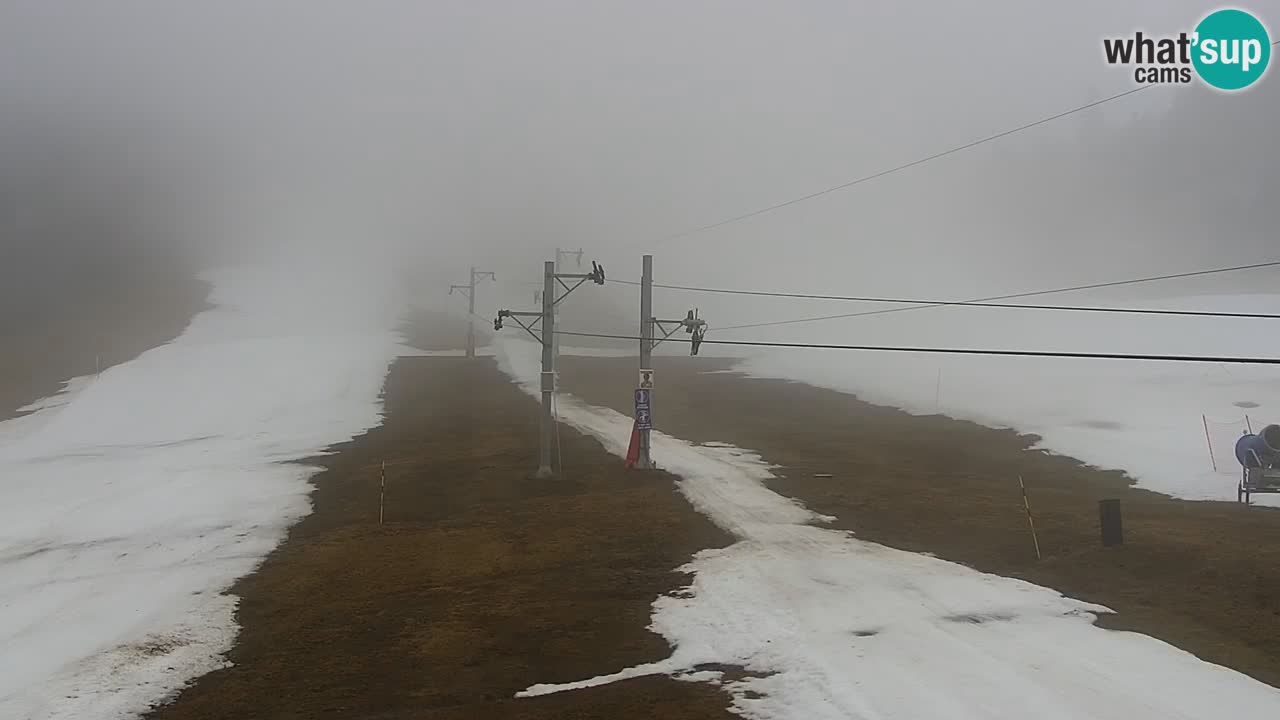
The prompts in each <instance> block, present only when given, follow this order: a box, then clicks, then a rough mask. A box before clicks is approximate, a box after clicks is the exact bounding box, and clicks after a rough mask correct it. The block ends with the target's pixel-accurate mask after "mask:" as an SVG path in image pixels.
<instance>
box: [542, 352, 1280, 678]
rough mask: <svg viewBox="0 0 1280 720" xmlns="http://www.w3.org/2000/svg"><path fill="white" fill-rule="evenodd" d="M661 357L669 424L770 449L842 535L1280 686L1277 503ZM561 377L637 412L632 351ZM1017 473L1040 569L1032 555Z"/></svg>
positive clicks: (659, 420)
mask: <svg viewBox="0 0 1280 720" xmlns="http://www.w3.org/2000/svg"><path fill="white" fill-rule="evenodd" d="M656 364H657V365H658V373H657V388H656V390H655V394H654V403H653V414H654V418H655V423H656V426H657V427H658V428H660V429H661V430H663V431H665V432H667V433H669V434H671V435H674V436H676V437H679V438H682V439H686V440H690V441H695V442H708V441H720V442H727V443H731V444H733V445H737V446H739V447H744V448H750V449H752V450H753V451H756V452H759V453H760V454H761V456H762V457H763V458H764V460H765V461H767V462H771V463H773V464H776V465H778V466H780V467H779V469H778V470H777V471H776V474H777V475H778V476H779V479H777V480H776V481H773V482H772V483H771V485H772V486H773V488H774V489H775V490H777V491H778V492H780V493H782V494H783V495H787V496H789V497H795V498H798V499H800V500H802V501H803V502H804V503H805V504H806V505H807V506H808V507H810V508H812V509H813V510H815V511H816V512H819V513H823V514H827V515H833V516H835V517H837V518H838V520H837V521H836V523H835V526H836V527H840V528H844V529H849V530H853V531H855V532H856V533H857V534H858V536H859V537H860V538H862V539H864V540H871V541H874V542H880V543H884V544H887V545H890V546H893V547H898V548H902V549H906V550H912V551H920V552H931V553H934V554H936V555H938V556H939V557H942V558H945V559H948V560H954V561H957V562H961V563H964V564H967V565H970V566H972V567H975V568H977V569H979V570H983V571H987V572H992V573H996V574H1000V575H1006V576H1011V577H1018V578H1023V579H1026V580H1029V581H1031V582H1035V583H1037V584H1040V585H1044V586H1048V587H1051V588H1053V589H1055V590H1058V591H1061V592H1063V593H1065V594H1067V595H1070V596H1072V597H1075V598H1078V599H1081V600H1085V601H1088V602H1094V603H1099V604H1102V605H1106V606H1109V607H1111V608H1112V609H1114V610H1116V611H1117V614H1116V615H1113V616H1104V617H1102V618H1101V619H1100V624H1102V625H1104V626H1107V627H1112V628H1117V629H1128V630H1136V631H1140V632H1143V633H1146V634H1149V635H1152V636H1154V637H1157V638H1160V639H1162V640H1165V641H1167V642H1170V643H1172V644H1174V645H1177V646H1179V647H1181V648H1184V649H1186V650H1188V651H1190V652H1192V653H1195V654H1196V655H1198V656H1200V657H1201V658H1203V659H1206V660H1209V661H1211V662H1215V663H1219V664H1222V665H1226V666H1228V667H1231V668H1234V669H1236V670H1240V671H1242V672H1245V673H1248V674H1250V675H1252V676H1253V677H1255V678H1257V679H1259V680H1262V681H1263V682H1266V683H1269V684H1271V685H1274V686H1280V512H1277V511H1276V510H1273V509H1268V508H1261V507H1244V506H1239V505H1236V504H1235V503H1208V502H1186V501H1179V500H1174V499H1171V498H1169V497H1167V496H1164V495H1159V494H1156V493H1152V492H1147V491H1144V490H1138V489H1135V488H1133V487H1132V486H1131V484H1130V482H1129V480H1128V478H1127V477H1125V476H1124V475H1123V474H1121V473H1118V472H1103V471H1099V470H1096V469H1093V468H1089V467H1086V466H1083V465H1081V464H1080V463H1078V462H1076V461H1074V460H1072V459H1070V458H1065V457H1058V456H1053V455H1049V454H1047V453H1044V452H1042V451H1039V450H1031V449H1029V448H1030V446H1031V445H1033V444H1034V443H1035V440H1036V439H1035V438H1034V437H1030V436H1025V435H1019V434H1017V433H1015V432H1012V431H1007V430H993V429H990V428H985V427H982V426H979V425H976V424H973V423H968V422H963V421H957V420H953V419H950V418H946V417H940V416H928V417H919V416H912V415H909V414H907V413H904V412H901V411H898V410H895V409H892V408H886V407H881V406H876V405H871V404H868V403H865V402H862V401H860V400H858V399H857V398H855V397H853V396H851V395H847V394H843V393H837V392H832V391H828V390H823V389H819V388H814V387H811V386H808V385H803V384H799V383H789V382H782V381H774V380H759V379H751V378H745V377H742V376H740V375H736V374H731V373H724V372H716V371H723V370H724V369H726V368H727V367H729V363H728V362H727V361H721V360H715V359H711V358H661V359H659V360H658V361H657V363H656ZM561 378H562V387H563V389H564V390H565V391H567V392H571V393H574V394H575V395H578V396H579V397H581V398H583V399H584V400H586V401H587V402H590V403H593V404H597V405H604V406H608V407H612V408H614V409H616V410H618V411H620V412H623V413H626V414H630V413H631V407H630V404H631V402H632V389H633V388H634V386H635V382H636V364H635V360H634V359H631V358H620V359H612V358H582V357H572V358H564V359H562V365H561ZM656 460H657V461H658V463H659V464H661V460H662V459H661V458H660V457H659V458H656ZM818 475H830V476H831V477H818ZM1019 475H1022V476H1024V477H1025V479H1026V482H1027V487H1028V491H1029V493H1030V496H1031V500H1032V503H1033V507H1034V510H1035V512H1036V525H1037V528H1038V530H1039V533H1040V544H1041V548H1042V550H1043V552H1044V554H1045V558H1044V560H1043V561H1039V562H1037V561H1036V558H1035V554H1034V550H1033V549H1032V544H1031V538H1030V535H1029V533H1028V529H1027V518H1026V515H1025V513H1024V510H1023V507H1022V498H1021V494H1020V491H1019V488H1018V476H1019ZM1102 498H1120V499H1121V501H1122V504H1123V508H1124V522H1125V533H1126V543H1125V544H1124V545H1123V546H1122V547H1118V548H1103V547H1101V543H1100V541H1099V527H1098V525H1099V520H1098V504H1097V503H1098V500H1100V499H1102Z"/></svg>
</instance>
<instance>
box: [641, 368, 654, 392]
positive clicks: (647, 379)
mask: <svg viewBox="0 0 1280 720" xmlns="http://www.w3.org/2000/svg"><path fill="white" fill-rule="evenodd" d="M639 387H640V388H641V389H642V390H652V389H653V370H651V369H649V368H640V386H639Z"/></svg>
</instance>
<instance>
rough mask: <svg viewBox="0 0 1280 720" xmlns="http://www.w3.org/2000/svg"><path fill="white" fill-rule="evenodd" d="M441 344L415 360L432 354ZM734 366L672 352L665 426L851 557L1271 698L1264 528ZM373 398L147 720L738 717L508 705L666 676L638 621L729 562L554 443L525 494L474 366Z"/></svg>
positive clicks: (634, 483) (661, 413) (587, 388)
mask: <svg viewBox="0 0 1280 720" xmlns="http://www.w3.org/2000/svg"><path fill="white" fill-rule="evenodd" d="M456 330H457V328H454V331H455V332H454V335H452V336H450V337H448V338H443V339H441V338H440V337H436V338H435V339H434V340H432V339H431V338H430V337H428V338H426V339H425V340H427V341H428V342H427V344H428V345H433V346H441V345H449V344H451V343H452V342H454V341H455V340H456V338H457V337H458V336H459V335H458V333H457V332H456ZM563 362H564V364H563V366H562V383H563V385H564V388H565V390H567V391H572V392H575V393H577V394H580V395H581V396H583V397H584V398H585V399H586V400H588V401H590V402H594V403H598V404H605V405H612V406H614V407H615V408H617V409H619V410H622V411H629V409H630V408H629V407H628V404H629V403H630V401H631V389H632V385H633V384H634V376H635V366H634V360H632V359H610V358H566V359H565V360H564V361H563ZM725 367H726V363H724V362H722V361H716V360H712V359H688V360H686V359H674V358H672V359H668V358H663V359H662V360H661V361H660V372H659V378H658V388H659V389H658V391H657V394H656V395H655V405H654V408H655V413H656V418H657V422H658V424H659V426H660V427H662V428H663V429H665V430H667V431H669V432H671V433H672V434H674V435H677V436H680V437H684V438H687V439H691V440H695V441H710V440H718V441H724V442H731V443H734V444H738V445H741V446H743V447H749V448H752V449H755V450H758V451H760V452H761V453H762V454H763V456H764V458H765V459H766V460H769V461H771V462H773V463H775V464H777V465H779V466H780V468H779V470H778V471H777V472H778V475H779V478H778V479H777V480H775V481H774V482H773V485H774V487H775V488H776V489H777V490H779V491H780V492H782V493H784V494H787V495H791V496H794V497H798V498H801V499H802V500H803V501H804V502H806V503H807V504H808V505H809V506H810V507H812V508H814V509H815V510H817V511H819V512H822V513H827V514H831V515H835V516H837V517H838V518H839V519H838V520H837V522H836V525H837V526H839V527H842V528H847V529H852V530H854V531H856V532H857V534H858V535H859V536H860V537H862V538H864V539H867V540H873V541H877V542H882V543H885V544H888V545H892V546H895V547H900V548H904V549H908V550H915V551H929V552H933V553H935V554H937V555H939V556H941V557H944V558H947V559H950V560H955V561H958V562H963V563H966V564H968V565H971V566H973V567H976V568H978V569H981V570H985V571H990V572H996V573H1000V574H1003V575H1010V576H1015V577H1022V578H1025V579H1028V580H1031V581H1033V582H1036V583H1039V584H1043V585H1046V586H1049V587H1053V588H1056V589H1058V590H1061V591H1063V592H1065V593H1067V594H1069V595H1072V596H1075V597H1079V598H1081V599H1084V600H1089V601H1093V602H1098V603H1102V604H1105V605H1108V606H1110V607H1112V608H1114V609H1115V610H1117V611H1118V614H1117V615H1115V616H1112V617H1108V618H1106V619H1105V620H1104V624H1106V625H1107V626H1108V627H1113V628H1121V629H1133V630H1138V631H1141V632H1145V633H1148V634H1151V635H1154V636H1156V637H1158V638H1161V639H1164V640H1166V641H1169V642H1171V643H1174V644H1175V645H1178V646H1180V647H1183V648H1185V649H1187V650H1190V651H1192V652H1194V653H1196V654H1198V655H1200V656H1201V657H1204V658H1206V659H1208V660H1211V661H1214V662H1219V663H1222V664H1224V665H1227V666H1229V667H1232V668H1235V669H1238V670H1241V671H1244V672H1247V673H1250V674H1252V675H1254V676H1255V677H1258V678H1259V679H1262V680H1264V681H1266V682H1269V683H1271V684H1280V570H1278V569H1277V568H1280V562H1278V561H1280V550H1278V548H1280V514H1278V513H1277V512H1275V511H1272V510H1267V509H1263V508H1244V507H1238V506H1236V505H1234V504H1228V503H1187V502H1179V501H1176V500H1171V499H1169V498H1167V497H1164V496H1161V495H1157V494H1154V493H1150V492H1145V491H1141V490H1136V489H1134V488H1132V487H1131V486H1130V484H1129V482H1128V479H1127V478H1125V477H1124V476H1123V475H1121V474H1119V473H1114V472H1099V471H1097V470H1094V469H1090V468H1087V467H1084V466H1082V465H1080V464H1079V463H1077V462H1075V461H1073V460H1070V459H1068V458H1062V457H1054V456H1051V455H1048V454H1046V453H1043V452H1040V451H1035V450H1030V449H1028V448H1029V446H1030V445H1031V444H1033V442H1034V438H1030V437H1026V436H1020V435H1018V434H1016V433H1013V432H1008V431H997V430H991V429H988V428H983V427H980V426H977V425H974V424H971V423H965V422H959V421H955V420H951V419H948V418H944V417H914V416H910V415H907V414H906V413H902V412H899V411H896V410H893V409H890V408H884V407H878V406H874V405H869V404H866V403H863V402H860V401H859V400H857V399H856V398H854V397H852V396H850V395H845V394H840V393H835V392H830V391H826V390H820V389H816V388H812V387H809V386H805V385H801V384H796V383H785V382H777V381H767V380H752V379H747V378H743V377H740V376H736V375H733V374H724V373H716V374H705V373H706V372H707V371H719V370H723V369H724V368H725ZM385 397H386V403H387V419H386V422H385V424H384V425H383V426H382V427H380V428H377V429H375V430H372V431H370V432H369V433H367V434H366V435H364V436H361V437H359V438H357V439H355V440H353V441H352V442H350V443H347V444H345V445H343V446H340V447H338V448H335V449H336V451H337V452H336V454H334V455H332V456H330V457H328V458H325V459H324V460H323V461H322V462H323V465H324V466H325V468H326V469H325V470H324V471H323V472H322V473H321V474H320V475H318V476H317V477H316V478H315V480H314V482H315V485H316V488H317V489H316V491H315V493H314V496H313V501H314V504H315V512H314V513H313V514H312V515H311V516H309V517H308V518H306V519H305V520H303V521H302V522H301V523H300V524H299V525H297V526H296V527H295V528H294V529H293V530H292V532H291V533H290V535H289V538H288V540H287V542H286V543H284V544H283V545H282V546H281V547H280V548H279V549H278V550H277V551H276V552H275V553H273V554H272V555H271V556H270V557H269V559H268V560H267V561H266V563H265V564H264V565H263V567H262V568H261V570H260V571H259V572H257V573H256V574H254V575H252V576H250V577H248V578H245V579H244V580H242V581H241V582H240V583H239V584H238V585H237V586H236V587H235V588H234V592H235V593H236V594H237V595H239V596H241V597H242V598H243V601H242V603H241V608H240V611H239V615H238V618H239V621H240V623H241V625H242V626H243V630H242V632H241V635H240V638H239V642H238V643H237V645H236V647H235V649H234V650H233V652H232V653H231V655H230V660H231V661H232V663H233V665H232V667H230V668H228V669H226V670H222V671H218V672H215V673H212V674H210V675H207V676H205V677H204V678H201V679H199V680H198V681H196V682H195V683H194V684H193V686H191V687H190V688H188V689H187V690H186V691H185V692H183V693H182V694H181V695H180V696H179V697H178V698H177V699H176V701H175V702H173V703H172V704H169V705H167V706H165V707H162V708H160V709H158V710H157V711H156V712H155V713H154V715H153V718H154V720H205V719H213V718H224V717H254V718H312V717H342V718H373V719H384V718H387V719H389V718H517V717H518V718H564V717H574V718H594V717H599V718H611V719H619V718H653V717H663V718H724V717H729V714H728V713H727V711H726V709H725V708H726V706H727V704H728V699H727V697H726V696H725V695H724V694H723V693H721V692H720V691H719V690H717V689H716V688H714V687H711V686H707V685H701V684H692V683H682V682H678V681H675V680H671V679H667V678H658V677H650V678H642V679H636V680H631V681H627V682H622V683H617V684H613V685H606V686H601V687H596V688H592V689H588V690H581V691H576V692H572V693H562V694H558V695H551V696H546V697H540V698H532V699H516V698H514V697H513V695H514V693H516V692H518V691H519V690H521V689H523V688H525V687H527V686H529V685H531V684H534V683H543V682H565V681H573V680H579V679H583V678H587V677H591V676H594V675H597V674H602V673H609V672H613V671H616V670H618V669H621V668H624V667H628V666H631V665H635V664H638V663H642V662H647V661H653V660H658V659H661V658H663V657H665V656H666V654H667V652H668V649H667V647H666V645H665V643H664V641H663V640H662V639H661V638H660V637H658V636H656V635H654V634H653V633H651V632H649V631H648V630H646V625H647V623H648V621H649V611H650V603H651V602H652V600H653V599H654V598H655V597H657V596H658V595H660V594H662V593H664V592H668V591H670V590H672V589H674V588H677V587H679V586H681V585H682V584H683V583H684V578H683V577H682V576H681V575H679V574H678V573H677V572H675V571H674V569H675V568H678V567H679V566H680V565H681V564H683V563H684V562H685V561H687V560H688V559H689V557H690V556H691V555H692V554H693V553H694V552H696V551H697V550H699V549H702V548H707V547H718V546H723V545H725V544H727V543H728V542H729V538H727V537H725V536H724V535H723V534H722V533H721V532H720V531H718V530H717V529H715V528H714V527H713V526H712V525H711V524H710V523H709V522H708V521H707V520H706V519H704V518H703V517H701V516H700V515H698V514H696V513H695V512H694V511H693V510H691V509H690V508H689V507H688V505H687V504H686V503H685V502H684V501H683V499H682V498H681V497H680V496H679V495H678V494H677V493H676V492H674V490H673V479H672V478H671V477H670V476H668V475H665V474H663V473H652V474H647V475H646V474H637V473H628V472H626V471H624V470H622V468H621V467H620V463H619V461H618V459H617V458H615V457H612V456H609V455H607V454H606V453H604V451H603V450H602V449H601V448H600V447H599V445H598V444H597V443H596V442H595V441H593V440H590V439H588V438H585V437H583V436H581V435H579V434H578V433H576V432H574V431H572V430H570V429H568V428H564V427H562V428H561V436H562V441H563V443H564V453H565V457H566V458H567V459H571V460H572V462H571V464H570V465H569V466H568V467H567V476H566V477H564V478H562V479H558V480H554V481H537V480H533V479H531V478H530V477H529V471H530V470H531V469H532V468H533V465H534V458H535V454H536V437H537V424H536V417H537V416H536V403H535V402H534V400H533V399H531V398H529V397H527V396H525V395H524V394H522V393H521V392H519V391H518V390H517V389H516V388H515V387H514V386H513V385H512V384H511V383H510V382H509V381H508V379H507V378H506V377H505V376H503V375H502V374H501V373H500V372H499V371H498V370H497V368H496V366H495V364H494V361H493V360H492V359H490V358H480V359H477V360H472V361H468V360H466V359H464V358H456V357H421V358H404V359H401V360H400V361H398V362H397V363H396V365H395V366H394V368H393V371H392V373H391V375H390V377H389V378H388V381H387V386H386V391H385ZM922 446H923V447H927V449H928V452H921V447H922ZM383 460H385V461H386V462H387V494H386V497H387V501H386V517H385V524H379V522H378V496H379V467H380V464H381V462H382V461H383ZM657 460H658V461H659V462H661V457H659V458H657ZM815 474H830V475H831V476H832V477H830V478H819V477H815ZM1019 474H1021V475H1022V476H1024V477H1025V478H1026V480H1027V485H1028V488H1029V491H1030V494H1031V498H1032V501H1033V503H1034V507H1035V511H1036V521H1037V525H1038V528H1039V536H1040V542H1041V548H1042V550H1043V552H1044V555H1045V557H1044V559H1043V560H1040V561H1037V560H1036V558H1035V554H1034V551H1033V549H1032V545H1031V541H1030V537H1029V534H1028V531H1027V525H1026V516H1025V513H1024V511H1023V508H1022V504H1021V503H1022V500H1021V494H1020V491H1019V490H1018V485H1017V477H1018V475H1019ZM1110 497H1116V498H1120V499H1121V500H1122V502H1123V504H1124V510H1125V522H1126V543H1125V545H1124V546H1122V547H1118V548H1102V547H1101V546H1100V542H1099V538H1098V534H1099V531H1098V516H1097V512H1098V510H1097V501H1098V500H1099V499H1101V498H1110Z"/></svg>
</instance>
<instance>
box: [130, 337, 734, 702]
mask: <svg viewBox="0 0 1280 720" xmlns="http://www.w3.org/2000/svg"><path fill="white" fill-rule="evenodd" d="M385 397H386V411H387V418H386V422H385V423H384V425H383V427H381V428H378V429H375V430H373V431H370V432H369V433H368V434H366V435H364V436H362V437H359V438H357V439H355V440H354V441H352V442H350V443H349V444H346V445H344V446H341V447H339V448H336V450H337V453H336V454H335V455H333V456H331V457H329V458H326V459H325V460H324V461H323V464H324V466H325V468H326V469H325V470H324V472H322V473H321V474H320V475H318V476H317V477H316V478H315V479H314V483H315V485H316V491H315V493H314V495H313V502H314V506H315V511H314V513H313V514H312V515H310V516H309V517H307V518H306V519H305V520H303V521H302V522H301V523H299V524H298V525H297V526H295V527H294V529H293V530H292V532H291V533H290V536H289V538H288V540H287V541H286V542H285V543H284V544H283V545H282V546H281V547H280V548H278V549H277V550H276V552H275V553H273V554H272V555H271V556H270V558H269V559H268V560H267V561H266V563H265V564H264V565H263V567H262V568H261V569H260V570H259V572H257V573H256V574H255V575H252V576H250V577H248V578H245V579H244V580H242V581H241V582H240V583H239V584H238V585H237V586H236V587H235V588H234V590H233V591H234V593H235V594H237V595H239V596H241V597H242V598H243V600H242V601H241V604H240V609H239V613H238V619H239V622H240V624H241V626H242V631H241V634H240V637H239V639H238V643H237V645H236V647H235V649H234V650H233V652H232V653H231V654H230V660H231V661H232V663H233V666H232V667H230V668H228V669H226V670H222V671H218V672H215V673H212V674H210V675H207V676H205V677H204V678H202V679H200V680H199V681H197V682H196V683H195V684H194V685H193V686H192V687H190V688H189V689H187V690H186V691H185V692H183V693H182V694H181V695H180V697H179V698H178V699H177V700H176V702H174V703H173V704H170V705H168V706H165V707H162V708H160V709H158V710H157V711H156V712H155V713H154V716H153V717H154V718H155V720H194V719H203V718H208V719H213V718H227V717H252V718H313V717H341V718H352V719H355V718H379V719H381V718H415V719H420V718H467V719H471V718H506V717H511V718H517V717H518V718H564V717H575V718H610V719H615V720H616V719H617V718H651V717H663V718H677V719H679V718H724V717H730V716H729V715H728V713H727V712H726V711H725V707H726V706H727V704H728V698H727V696H725V695H724V694H723V693H721V692H720V691H719V690H717V689H716V688H714V687H710V686H707V685H702V684H695V683H686V682H679V681H676V680H672V679H668V678H661V677H650V678H640V679H636V680H634V681H630V682H626V683H619V684H617V685H611V686H605V687H600V688H594V689H591V690H588V691H583V692H578V693H564V694H560V695H554V696H548V697H543V698H532V699H519V700H517V699H515V698H514V697H513V696H514V695H515V693H516V692H518V691H520V690H523V689H524V688H526V687H528V686H530V685H533V684H536V683H543V682H567V681H572V680H577V679H580V678H583V677H590V676H592V675H595V674H598V673H600V672H604V671H608V670H610V669H613V668H617V667H626V666H630V665H635V664H640V663H644V662H650V661H656V660H660V659H662V658H664V657H666V656H667V654H668V652H669V650H668V648H667V646H666V643H665V641H663V640H662V639H661V638H660V637H658V636H657V635H655V634H653V633H651V632H649V631H648V630H647V629H646V626H647V624H648V622H649V614H650V604H651V603H652V602H653V600H654V599H655V598H656V597H658V596H659V595H660V594H663V593H666V592H670V591H672V590H674V589H676V588H678V587H680V586H682V585H683V584H685V581H686V579H685V577H684V576H683V575H681V574H679V573H678V572H676V571H675V569H676V568H678V567H680V566H681V565H682V564H684V563H685V562H687V561H688V560H689V558H690V557H691V556H692V554H693V553H694V552H696V551H697V550H700V549H702V548H706V547H720V546H724V545H726V544H728V542H729V539H728V538H727V537H726V536H724V535H723V534H722V533H721V532H720V531H719V530H717V529H716V528H715V527H713V526H712V525H711V523H710V522H709V521H707V520H706V519H705V518H703V517H702V516H700V515H698V514H697V513H696V512H695V511H694V510H693V509H691V508H690V507H689V506H688V505H687V503H686V502H685V501H684V499H683V498H682V497H681V496H679V495H678V494H677V493H676V492H674V490H673V478H672V477H671V476H667V475H663V474H651V475H648V476H637V475H635V474H629V473H627V472H626V471H624V470H623V469H622V467H621V463H620V462H619V460H618V459H617V458H616V457H613V456H610V455H608V454H607V453H606V452H605V451H604V450H603V449H602V448H601V447H600V446H599V445H598V443H596V442H595V441H594V440H591V439H588V438H585V437H583V436H581V435H579V434H577V433H575V432H573V431H571V430H568V429H567V428H562V429H561V432H560V435H561V442H562V443H563V449H564V456H565V463H566V477H564V478H562V479H557V480H553V481H535V480H532V479H529V478H528V473H529V472H530V471H531V470H532V469H533V466H534V464H535V459H536V453H537V415H536V412H537V406H536V404H535V402H534V401H533V400H532V399H530V398H528V397H526V396H525V395H524V394H523V393H521V392H520V390H519V389H517V388H516V387H515V386H514V385H512V384H511V383H510V381H509V380H508V378H507V377H506V376H504V375H503V374H502V373H500V372H499V371H498V370H497V367H496V365H495V363H494V361H493V359H492V358H480V359H477V360H473V361H468V360H466V359H465V358H455V357H421V358H404V359H402V360H400V361H398V362H397V363H396V364H395V366H394V367H393V370H392V372H391V375H390V377H389V378H388V381H387V384H386V388H385ZM383 460H385V461H386V463H387V501H386V522H385V524H384V525H379V524H378V494H379V466H380V464H381V462H382V461H383Z"/></svg>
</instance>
